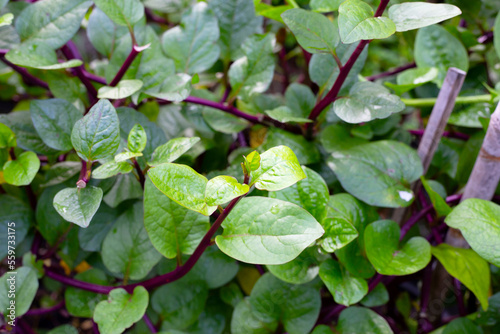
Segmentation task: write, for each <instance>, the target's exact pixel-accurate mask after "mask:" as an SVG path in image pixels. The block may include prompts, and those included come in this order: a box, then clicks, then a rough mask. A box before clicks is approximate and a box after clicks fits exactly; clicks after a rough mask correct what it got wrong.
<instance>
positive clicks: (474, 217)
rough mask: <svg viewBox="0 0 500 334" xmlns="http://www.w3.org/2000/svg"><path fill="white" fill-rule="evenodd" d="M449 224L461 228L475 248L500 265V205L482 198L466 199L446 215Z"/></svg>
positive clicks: (481, 254)
mask: <svg viewBox="0 0 500 334" xmlns="http://www.w3.org/2000/svg"><path fill="white" fill-rule="evenodd" d="M445 222H446V224H447V225H448V226H450V227H453V228H456V229H459V230H460V232H462V235H463V236H464V238H465V240H467V242H468V243H469V245H470V246H471V247H472V249H473V250H475V251H476V253H478V254H479V255H480V256H481V257H482V258H483V259H485V260H487V261H488V262H491V263H493V264H494V265H496V266H500V246H499V244H498V238H500V206H499V205H497V204H495V203H492V202H489V201H485V200H482V199H475V198H471V199H466V200H465V201H463V202H462V203H460V204H459V205H458V206H456V207H455V208H454V209H453V211H452V212H451V213H450V214H449V215H448V216H447V217H446V219H445Z"/></svg>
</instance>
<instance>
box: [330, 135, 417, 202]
mask: <svg viewBox="0 0 500 334" xmlns="http://www.w3.org/2000/svg"><path fill="white" fill-rule="evenodd" d="M328 165H329V166H330V168H331V169H332V170H333V171H334V172H335V174H336V175H337V177H338V178H339V181H340V183H341V184H342V187H344V189H346V190H347V191H348V192H349V193H350V194H352V195H354V196H355V197H357V198H359V199H361V200H362V201H364V202H365V203H368V204H370V205H376V206H382V207H390V208H394V207H399V206H403V207H405V206H408V205H410V204H411V203H412V201H413V199H414V194H413V192H412V191H411V189H410V187H409V186H410V184H411V183H412V182H414V181H415V180H417V179H418V178H419V177H420V176H421V175H422V173H423V168H422V163H421V162H420V158H419V157H418V155H417V153H416V152H415V151H414V150H413V149H411V148H410V147H408V146H406V145H404V144H402V143H399V142H395V141H390V140H387V141H377V142H371V143H369V144H365V145H359V146H355V147H353V148H350V149H347V150H343V151H340V152H334V153H333V154H332V157H331V158H330V159H329V160H328ZM353 174H354V175H356V177H355V178H353V177H352V175H353Z"/></svg>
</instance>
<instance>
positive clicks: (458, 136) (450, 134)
mask: <svg viewBox="0 0 500 334" xmlns="http://www.w3.org/2000/svg"><path fill="white" fill-rule="evenodd" d="M424 131H425V130H423V129H421V130H408V132H409V133H411V134H412V135H415V136H423V135H424ZM443 137H449V138H456V139H461V140H469V138H470V136H469V135H468V134H465V133H460V132H450V131H444V132H443Z"/></svg>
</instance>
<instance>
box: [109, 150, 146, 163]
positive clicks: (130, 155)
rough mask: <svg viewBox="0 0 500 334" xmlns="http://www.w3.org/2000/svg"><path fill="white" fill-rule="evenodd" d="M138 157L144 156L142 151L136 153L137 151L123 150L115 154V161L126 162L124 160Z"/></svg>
mask: <svg viewBox="0 0 500 334" xmlns="http://www.w3.org/2000/svg"><path fill="white" fill-rule="evenodd" d="M137 157H142V153H140V152H139V153H135V152H122V153H118V154H117V155H115V162H116V163H120V162H124V161H127V160H129V159H132V158H137Z"/></svg>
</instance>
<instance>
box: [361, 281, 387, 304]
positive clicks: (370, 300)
mask: <svg viewBox="0 0 500 334" xmlns="http://www.w3.org/2000/svg"><path fill="white" fill-rule="evenodd" d="M388 301H389V292H387V288H386V287H385V285H384V284H383V283H379V284H377V285H376V286H375V288H373V290H371V291H370V292H369V293H368V294H367V295H366V296H364V297H363V299H361V305H363V306H365V307H377V306H382V305H385V304H387V302H388Z"/></svg>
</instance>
